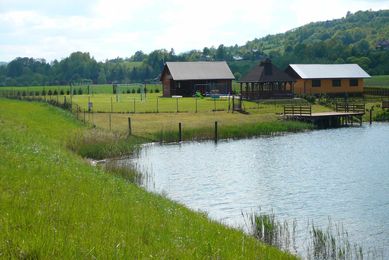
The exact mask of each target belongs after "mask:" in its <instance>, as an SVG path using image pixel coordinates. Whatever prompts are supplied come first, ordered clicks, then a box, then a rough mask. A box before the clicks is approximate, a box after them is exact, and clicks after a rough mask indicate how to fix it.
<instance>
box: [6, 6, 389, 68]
mask: <svg viewBox="0 0 389 260" xmlns="http://www.w3.org/2000/svg"><path fill="white" fill-rule="evenodd" d="M369 9H371V10H380V9H389V0H324V1H323V0H317V1H314V0H279V1H271V0H267V1H259V0H240V1H231V0H224V1H221V0H214V1H212V0H196V1H192V0H186V1H182V0H163V1H162V0H137V1H132V0H130V1H119V0H95V1H91V0H78V1H74V0H58V1H50V0H36V1H32V0H30V1H27V0H0V61H10V60H12V59H14V58H15V57H34V58H45V59H46V60H48V61H52V60H54V59H61V58H64V57H67V56H68V55H69V54H70V53H71V52H74V51H85V52H89V53H90V54H91V55H92V56H94V57H95V58H96V59H97V60H99V61H100V60H105V59H110V58H115V57H129V56H131V55H132V54H133V53H134V52H135V51H137V50H143V51H144V52H146V53H149V52H151V51H153V50H155V49H162V48H165V49H168V50H170V49H171V48H174V50H175V51H176V53H180V52H184V51H189V50H192V49H202V48H203V47H205V46H207V47H211V46H215V47H217V46H218V45H220V44H224V45H227V46H230V45H235V44H238V45H242V44H244V43H246V42H247V41H248V40H252V39H254V38H260V37H263V36H266V35H268V34H275V33H281V32H285V31H287V30H290V29H293V28H296V27H298V26H301V25H304V24H306V23H309V22H315V21H323V20H330V19H334V18H341V17H344V16H345V15H346V13H347V11H351V12H356V11H358V10H369Z"/></svg>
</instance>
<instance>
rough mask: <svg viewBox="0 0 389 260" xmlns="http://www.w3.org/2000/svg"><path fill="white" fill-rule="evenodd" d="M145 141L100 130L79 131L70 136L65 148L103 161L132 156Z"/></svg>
mask: <svg viewBox="0 0 389 260" xmlns="http://www.w3.org/2000/svg"><path fill="white" fill-rule="evenodd" d="M144 142H145V139H143V138H139V137H135V136H127V135H125V134H123V133H115V132H108V131H104V130H101V129H90V130H88V131H85V130H81V131H79V132H78V133H76V134H74V135H73V136H71V137H70V138H69V140H68V144H67V147H68V148H69V149H70V150H72V151H74V152H76V153H78V154H79V155H81V156H82V157H86V158H91V159H97V160H101V159H105V158H112V157H121V156H125V155H126V156H127V155H131V154H134V153H136V152H137V151H138V149H139V146H140V144H142V143H144Z"/></svg>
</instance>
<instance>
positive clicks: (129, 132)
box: [128, 117, 132, 135]
mask: <svg viewBox="0 0 389 260" xmlns="http://www.w3.org/2000/svg"><path fill="white" fill-rule="evenodd" d="M128 135H132V129H131V118H130V117H129V118H128Z"/></svg>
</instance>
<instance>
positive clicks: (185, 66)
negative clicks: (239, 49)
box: [160, 61, 235, 97]
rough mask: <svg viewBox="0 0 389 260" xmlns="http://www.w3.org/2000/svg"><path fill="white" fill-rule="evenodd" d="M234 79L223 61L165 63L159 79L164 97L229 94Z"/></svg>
mask: <svg viewBox="0 0 389 260" xmlns="http://www.w3.org/2000/svg"><path fill="white" fill-rule="evenodd" d="M234 79H235V77H234V75H233V74H232V72H231V70H230V68H229V67H228V65H227V63H226V62H225V61H215V62H203V61H200V62H166V64H165V66H164V68H163V71H162V74H161V77H160V80H161V82H162V85H163V96H164V97H171V96H175V95H179V96H184V97H190V96H193V95H194V94H195V93H196V92H197V91H199V92H200V93H201V94H203V95H220V94H230V93H231V92H232V80H234Z"/></svg>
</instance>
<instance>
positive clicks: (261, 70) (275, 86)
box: [239, 59, 295, 100]
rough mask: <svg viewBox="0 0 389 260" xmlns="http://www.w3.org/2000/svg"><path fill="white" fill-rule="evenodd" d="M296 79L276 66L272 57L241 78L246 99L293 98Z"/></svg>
mask: <svg viewBox="0 0 389 260" xmlns="http://www.w3.org/2000/svg"><path fill="white" fill-rule="evenodd" d="M294 82H295V79H294V78H292V77H291V76H289V75H288V74H287V73H285V72H284V71H282V70H280V69H279V68H277V67H276V66H274V65H273V64H272V62H271V60H270V59H267V60H265V61H262V62H261V63H260V64H259V65H257V66H255V67H254V68H252V69H251V70H250V71H249V72H248V73H247V74H246V75H244V76H243V77H242V78H241V79H240V80H239V83H240V93H241V94H242V95H241V96H242V98H244V99H251V100H257V99H269V98H274V99H277V98H292V97H293V86H294Z"/></svg>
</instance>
